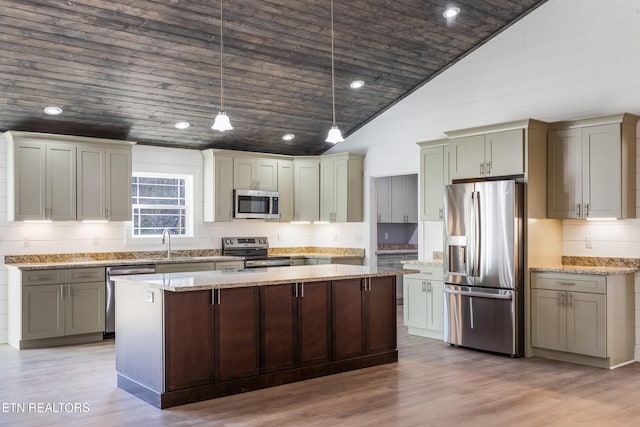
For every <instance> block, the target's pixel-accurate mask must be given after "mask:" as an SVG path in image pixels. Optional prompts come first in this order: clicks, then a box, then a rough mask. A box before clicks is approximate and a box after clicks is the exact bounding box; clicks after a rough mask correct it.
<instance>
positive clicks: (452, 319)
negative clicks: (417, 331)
mask: <svg viewBox="0 0 640 427" xmlns="http://www.w3.org/2000/svg"><path fill="white" fill-rule="evenodd" d="M520 297H521V296H520V295H519V292H518V291H515V290H510V289H492V288H478V287H474V286H458V285H451V284H446V285H445V287H444V298H445V301H444V312H445V319H444V320H445V330H444V340H445V341H446V342H448V343H450V344H455V345H459V346H462V347H469V348H475V349H479V350H486V351H492V352H496V353H504V354H509V355H512V356H520V355H522V351H523V349H522V341H523V340H522V333H521V331H520V329H521V327H522V325H521V324H520V323H521V322H519V321H518V318H519V317H521V316H520V308H521V302H520Z"/></svg>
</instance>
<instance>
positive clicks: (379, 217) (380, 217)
mask: <svg viewBox="0 0 640 427" xmlns="http://www.w3.org/2000/svg"><path fill="white" fill-rule="evenodd" d="M381 219H382V215H380V214H378V222H380V220H381Z"/></svg>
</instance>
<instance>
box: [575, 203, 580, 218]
mask: <svg viewBox="0 0 640 427" xmlns="http://www.w3.org/2000/svg"><path fill="white" fill-rule="evenodd" d="M576 216H577V217H578V218H580V203H576Z"/></svg>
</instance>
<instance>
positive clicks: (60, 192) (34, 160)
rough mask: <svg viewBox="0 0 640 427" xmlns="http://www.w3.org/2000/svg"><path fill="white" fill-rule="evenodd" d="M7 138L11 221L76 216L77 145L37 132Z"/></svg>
mask: <svg viewBox="0 0 640 427" xmlns="http://www.w3.org/2000/svg"><path fill="white" fill-rule="evenodd" d="M4 136H5V140H6V141H7V154H8V159H7V170H8V176H7V182H8V194H7V217H8V220H9V221H14V220H15V221H25V220H51V221H65V220H75V219H76V167H75V163H76V147H75V145H73V144H66V143H61V142H48V141H46V139H44V138H42V137H40V138H39V137H38V136H37V135H33V136H31V137H28V138H24V139H23V138H14V137H15V136H17V135H16V134H15V133H11V132H5V134H4Z"/></svg>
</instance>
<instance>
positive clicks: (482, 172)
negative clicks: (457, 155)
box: [480, 162, 484, 176]
mask: <svg viewBox="0 0 640 427" xmlns="http://www.w3.org/2000/svg"><path fill="white" fill-rule="evenodd" d="M482 175H484V162H483V163H480V176H482Z"/></svg>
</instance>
